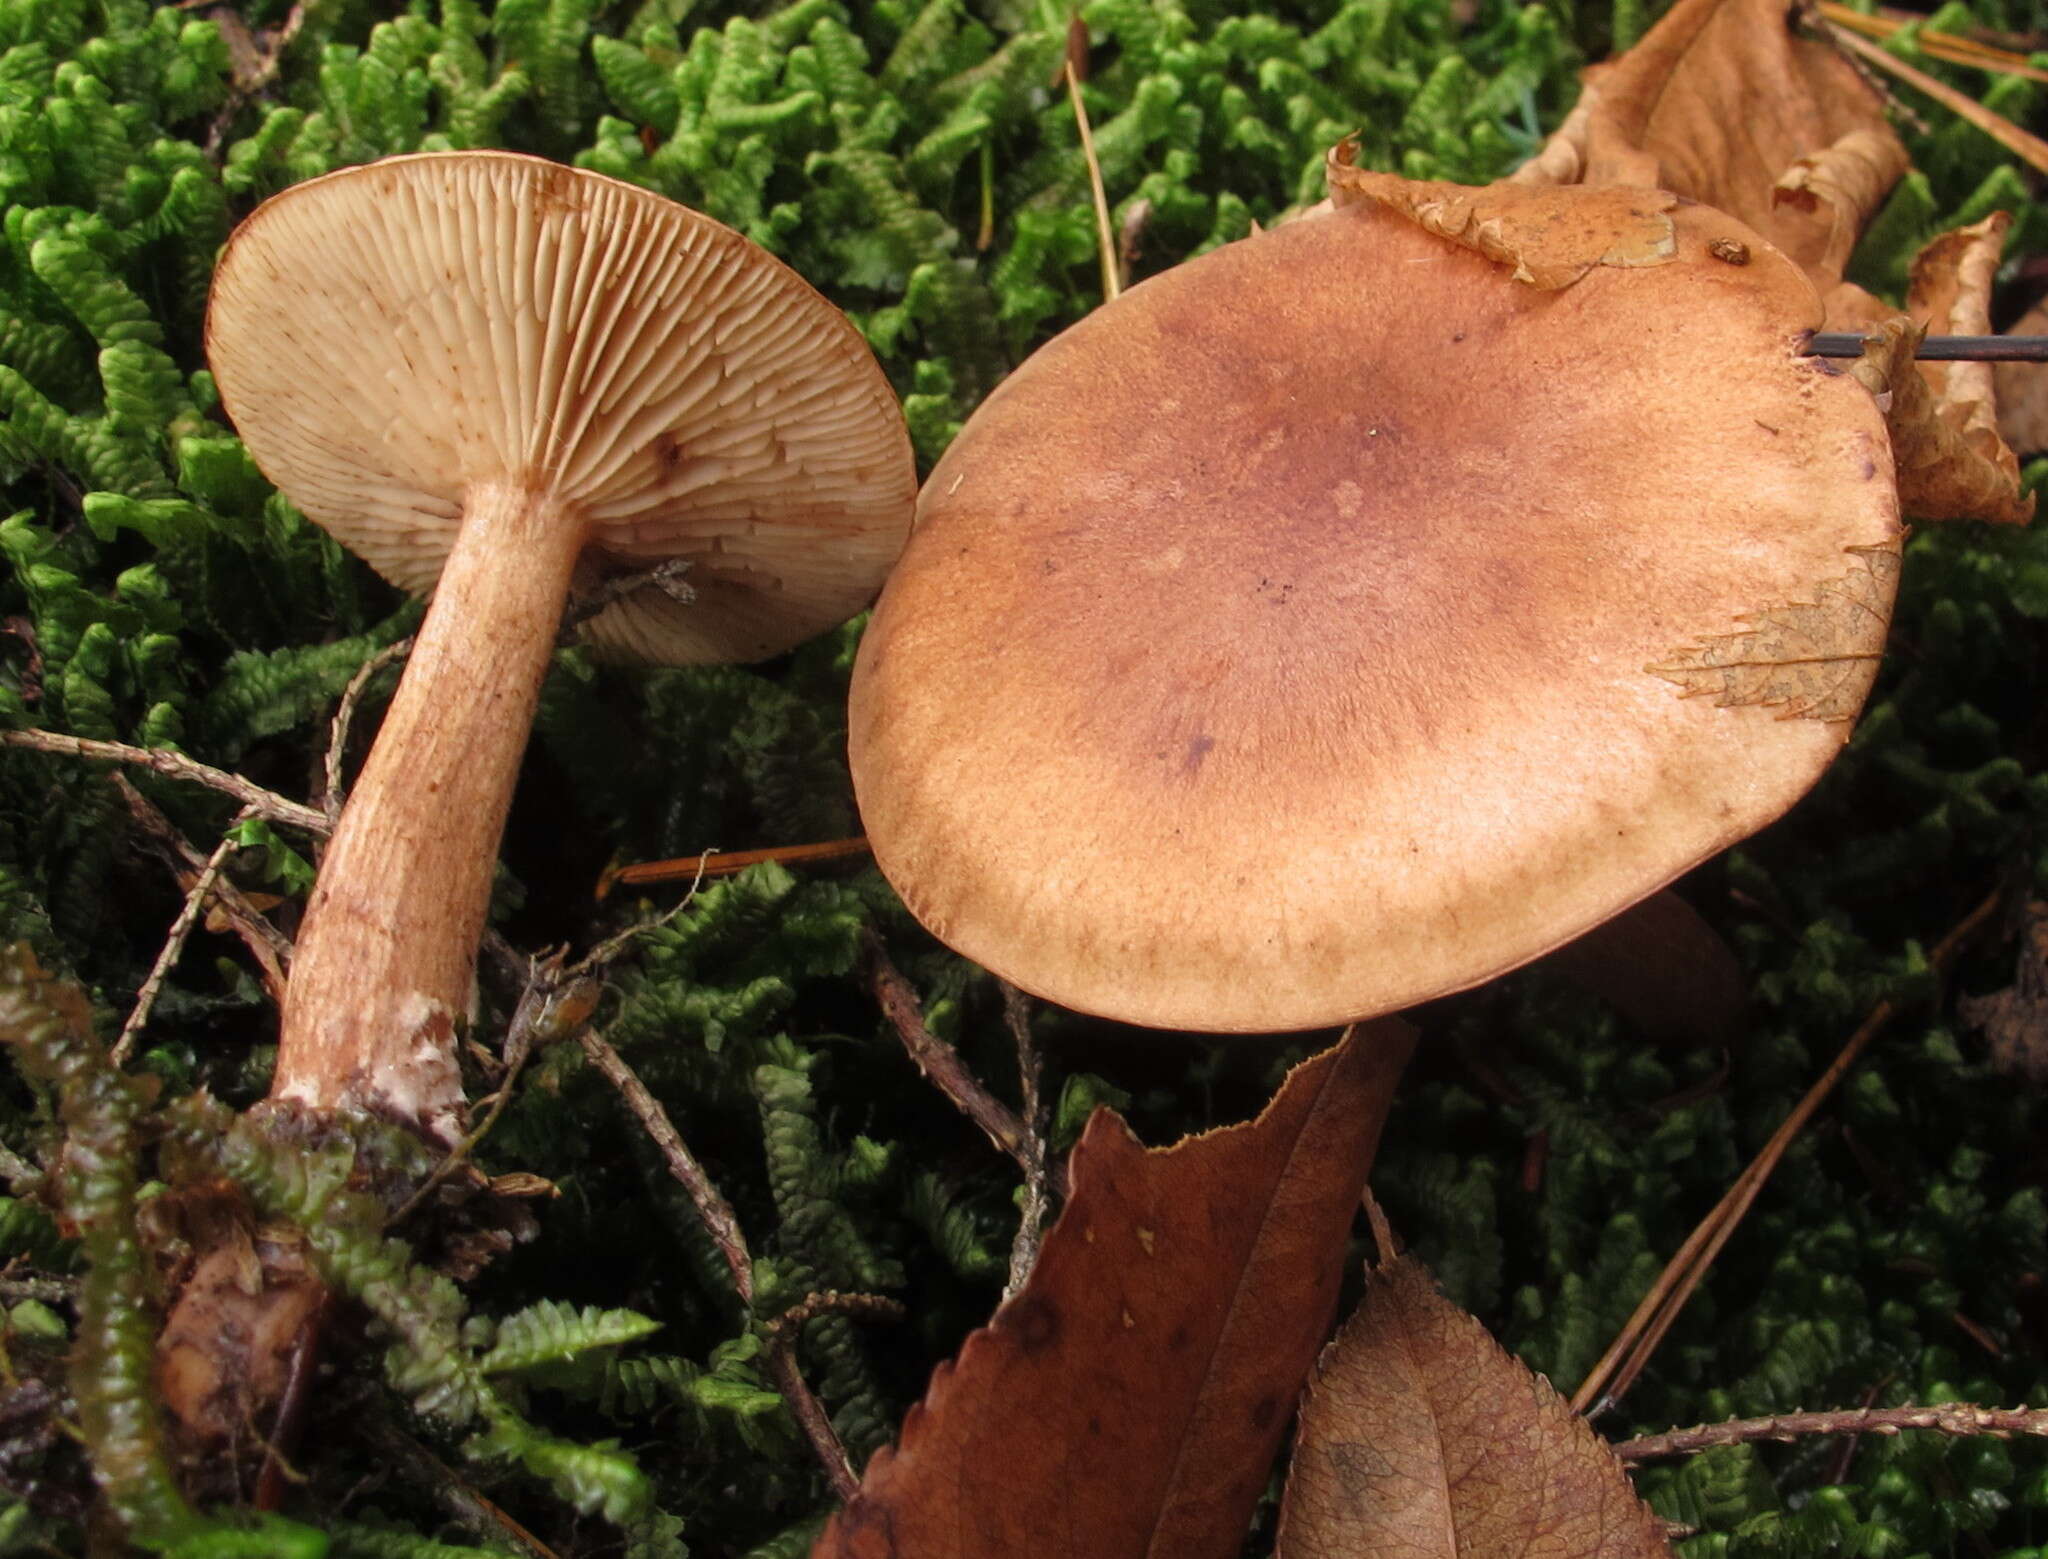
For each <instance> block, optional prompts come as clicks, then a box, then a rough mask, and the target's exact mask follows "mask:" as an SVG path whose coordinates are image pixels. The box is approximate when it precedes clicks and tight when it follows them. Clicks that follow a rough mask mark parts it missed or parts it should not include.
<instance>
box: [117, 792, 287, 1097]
mask: <svg viewBox="0 0 2048 1559" xmlns="http://www.w3.org/2000/svg"><path fill="white" fill-rule="evenodd" d="M254 815H255V814H254V813H253V812H251V811H250V809H249V808H247V807H244V808H243V809H242V810H241V812H240V813H239V814H237V816H236V818H235V823H236V824H239V823H241V822H243V821H244V820H245V819H247V818H250V817H253V816H254ZM240 848H241V846H240V845H238V844H237V843H236V842H235V838H234V833H233V825H231V826H230V829H229V832H228V833H226V834H223V835H222V836H221V841H220V843H219V844H217V845H215V846H214V847H213V854H211V855H209V856H208V857H207V858H206V864H205V865H204V866H203V867H201V868H200V871H199V875H198V876H197V877H196V878H195V879H194V880H193V883H192V886H191V888H190V889H189V890H188V891H187V892H186V894H185V902H184V903H183V904H181V905H179V906H178V913H177V917H176V918H175V919H174V920H172V922H171V930H170V934H169V935H168V936H166V937H165V938H164V945H163V946H162V947H161V948H159V949H158V950H157V955H156V962H155V963H153V964H151V965H150V969H149V976H148V978H146V979H145V980H144V981H143V982H142V988H141V989H140V990H138V991H137V992H136V993H135V1006H134V1007H133V1008H132V1009H131V1010H130V1012H129V1014H128V1020H127V1022H125V1023H123V1024H122V1025H121V1037H120V1038H119V1039H117V1040H115V1041H114V1049H113V1055H112V1059H113V1063H114V1065H115V1066H117V1067H118V1066H126V1065H127V1064H128V1057H129V1056H130V1055H131V1054H133V1052H134V1050H135V1041H136V1040H137V1039H138V1038H140V1037H141V1034H142V1031H143V1029H144V1028H145V1027H146V1026H147V1025H148V1023H149V1014H150V1012H151V1010H152V1009H153V1008H154V1007H155V1006H156V998H157V994H158V992H160V991H161V990H162V989H163V986H164V980H165V979H166V978H167V977H168V976H169V974H170V972H171V968H172V966H173V965H174V964H176V963H177V961H178V959H179V957H180V956H181V955H182V954H183V953H184V951H185V942H186V940H187V938H189V937H190V936H191V935H192V928H193V927H194V926H195V925H197V924H198V923H199V915H200V912H201V911H202V910H203V909H204V908H205V907H206V901H207V899H208V898H209V897H210V896H211V895H212V893H213V888H214V884H215V883H216V882H217V881H219V879H220V874H221V869H222V868H223V867H225V866H226V865H227V863H228V857H229V856H231V855H233V854H234V853H235V851H237V850H238V849H240Z"/></svg>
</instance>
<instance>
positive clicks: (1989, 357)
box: [1806, 330, 2048, 363]
mask: <svg viewBox="0 0 2048 1559" xmlns="http://www.w3.org/2000/svg"><path fill="white" fill-rule="evenodd" d="M1868 339H1869V337H1867V336H1859V335H1855V334H1852V333H1850V332H1846V331H1827V330H1824V331H1821V332H1820V333H1819V334H1817V335H1815V336H1814V337H1813V338H1812V339H1811V340H1810V341H1808V342H1807V343H1806V355H1807V356H1808V357H1861V356H1862V355H1863V343H1864V342H1865V341H1866V340H1868ZM1913 355H1914V356H1915V357H1917V358H1920V359H1921V360H1922V361H1924V362H1946V363H1963V362H1968V363H2048V336H1927V337H1925V338H1924V339H1923V340H1922V341H1921V342H1920V345H1919V347H1918V348H1916V349H1915V351H1914V353H1913Z"/></svg>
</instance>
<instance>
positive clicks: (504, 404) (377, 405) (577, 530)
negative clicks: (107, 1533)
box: [207, 152, 916, 1141]
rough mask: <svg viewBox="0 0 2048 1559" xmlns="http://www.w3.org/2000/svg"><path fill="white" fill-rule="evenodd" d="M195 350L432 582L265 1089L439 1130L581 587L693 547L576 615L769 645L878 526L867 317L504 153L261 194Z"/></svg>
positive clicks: (398, 162) (719, 656)
mask: <svg viewBox="0 0 2048 1559" xmlns="http://www.w3.org/2000/svg"><path fill="white" fill-rule="evenodd" d="M207 352H208V357H209V359H210V361H211V363H212V365H213V371H214V375H215V378H216V379H217V380H218V382H219V384H220V390H221V399H222V401H223V403H224V404H225V405H226V407H227V409H228V411H229V413H230V414H231V415H232V416H233V418H234V420H235V424H236V428H237V430H238V431H239V432H240V433H241V435H242V437H243V439H244V440H245V441H246V442H247V444H248V446H249V449H250V452H251V453H252V454H253V455H254V456H255V458H256V461H257V463H258V464H259V465H260V466H261V467H262V468H263V471H264V473H265V474H266V475H267V476H269V477H270V478H271V480H272V481H274V482H276V483H277V485H278V487H279V488H280V489H281V490H282V491H283V493H284V494H285V496H286V497H288V498H289V499H291V500H292V502H293V503H295V504H297V505H298V507H299V508H300V509H302V510H303V511H305V513H306V514H307V515H308V516H310V517H311V518H313V519H314V520H317V521H318V522H319V523H320V524H321V525H323V526H325V527H326V528H327V529H328V530H329V531H331V532H332V533H333V534H334V535H335V536H336V537H338V538H339V539H340V540H342V541H343V542H345V543H346V544H347V545H349V546H350V547H352V548H354V549H355V550H356V551H357V552H359V553H361V554H362V555H363V556H364V557H365V558H367V559H368V560H369V561H370V562H371V563H372V564H374V565H375V566H376V567H377V568H378V569H379V570H380V571H381V572H383V573H384V574H385V575H386V576H387V577H389V578H390V579H392V580H393V581H394V582H396V583H397V584H400V585H402V586H404V587H406V588H408V589H412V590H426V589H430V588H431V589H433V590H434V591H435V597H434V602H433V605H432V607H431V608H430V609H429V611H428V614H427V619H426V623H425V626H424V627H423V628H422V629H421V632H420V637H419V642H418V646H417V647H416V648H415V650H414V652H413V655H412V662H411V664H410V666H409V667H408V668H407V671H406V673H405V676H404V679H403V681H402V682H401V684H400V687H399V690H398V693H397V695H396V697H395V699H394V701H393V703H392V706H391V709H390V712H389V714H388V715H387V717H386V719H385V722H384V725H383V728H382V729H381V731H380V732H379V733H378V737H377V743H376V747H375V749H374V750H373V751H372V753H371V755H370V757H369V760H368V762H367V763H366V764H365V766H364V769H363V772H362V774H361V776H360V777H359V779H358V780H357V783H356V785H355V787H354V791H353V795H352V797H351V799H350V801H349V803H348V806H347V808H346V810H345V811H344V813H343V816H342V820H341V825H340V827H339V829H338V830H337V831H336V834H335V837H334V839H333V842H332V844H331V845H330V847H329V849H328V852H327V856H326V858H325V860H324V861H323V862H322V864H321V871H320V879H319V883H318V885H317V886H316V888H315V889H314V893H313V899H312V902H311V904H310V905H309V907H308V909H307V913H306V919H305V923H304V927H303V929H302V931H301V934H300V938H299V944H298V949H297V953H296V956H295V959H294V963H293V967H292V974H291V981H290V986H289V990H288V994H287V996H286V1002H285V1008H286V1012H285V1022H284V1032H283V1038H282V1043H281V1045H280V1049H279V1057H278V1069H277V1073H276V1076H275V1078H274V1079H273V1082H272V1087H271V1093H272V1097H274V1098H284V1099H292V1100H296V1101H298V1102H300V1103H303V1104H306V1105H309V1106H312V1107H314V1108H317V1109H337V1108H342V1109H350V1108H352V1109H362V1110H368V1111H372V1112H374V1113H377V1114H381V1115H385V1116H387V1117H390V1118H392V1119H396V1120H400V1121H403V1122H405V1123H407V1124H410V1125H412V1126H415V1127H417V1128H419V1129H421V1130H423V1131H424V1132H426V1133H427V1134H428V1135H430V1136H434V1137H437V1138H439V1139H441V1140H443V1141H448V1140H452V1138H453V1137H454V1136H455V1135H457V1134H459V1131H460V1122H461V1109H462V1102H463V1101H462V1088H461V1077H460V1073H459V1071H458V1068H457V1065H456V1059H455V1047H454V1031H453V1025H454V1022H455V1020H456V1019H457V1018H458V1017H459V1016H460V1015H461V1014H462V1013H463V1012H464V1010H465V1009H466V1007H467V1004H468V1001H469V991H470V979H471V972H472V968H473V965H474V960H475V955H476V946H477V941H478V938H479V936H480V934H481V932H482V929H483V923H484V916H485V914H486V911H487V909H488V905H489V898H490V887H491V875H492V871H493V868H494V865H495V861H496V856H497V848H498V839H499V835H500V833H501V832H502V830H503V828H504V821H505V814H506V810H507V807H508V805H509V803H510V801H511V795H512V789H513V785H514V782H515V779H516V775H517V771H518V767H519V761H520V757H521V754H522V753H523V751H524V749H525V746H526V738H527V731H528V728H529V726H530V725H531V723H532V719H533V713H534V707H535V703H536V700H537V699H538V696H539V690H540V684H541V680H542V678H543V677H544V676H545V674H546V671H547V664H548V657H549V652H550V650H551V648H552V646H553V643H554V639H555V634H556V629H557V626H558V624H559V622H560V619H561V614H562V610H563V607H564V605H565V602H566V600H567V597H568V593H569V587H570V583H571V580H572V579H574V580H577V581H589V582H596V581H597V580H600V579H602V578H603V577H604V576H605V575H606V574H607V573H608V572H610V573H615V572H619V571H626V572H638V571H641V570H645V569H648V568H651V567H653V566H654V565H656V564H658V563H661V562H663V561H666V560H669V559H683V560H686V561H687V562H688V563H689V565H690V569H689V583H690V586H691V588H692V589H693V590H694V591H695V596H696V598H695V600H694V601H692V602H690V603H688V604H683V603H679V602H676V601H673V600H670V599H669V598H668V597H667V596H666V595H664V594H662V593H661V592H659V591H658V590H640V591H636V592H634V593H632V594H629V595H627V596H626V597H625V598H624V599H622V600H620V601H618V602H616V603H614V604H613V605H611V606H609V607H607V608H606V609H605V610H604V611H603V612H602V613H600V614H599V615H598V616H597V617H596V618H594V619H593V620H592V621H591V622H590V623H589V624H587V625H586V632H587V634H588V636H589V637H590V638H591V639H592V640H593V641H594V642H595V643H596V644H597V645H598V646H599V647H600V648H608V649H610V650H613V651H617V652H621V653H624V654H627V655H632V656H636V657H638V658H640V659H643V660H651V661H661V662H669V663H680V662H691V661H696V662H702V661H718V660H754V659H759V658H760V657H762V656H765V655H772V654H775V653H777V652H778V651H780V650H783V649H786V648H788V647H790V646H791V645H793V644H796V643H798V642H800V641H801V640H803V639H805V638H808V637H810V636H811V635H812V634H814V633H817V632H818V631H820V630H821V629H824V628H826V627H829V626H831V625H832V624H834V623H836V622H839V621H841V620H842V619H844V618H845V617H847V616H849V615H851V614H852V613H853V612H855V611H857V610H859V609H860V608H861V607H862V606H864V605H865V604H866V603H867V602H868V601H869V600H870V599H871V598H872V596H873V594H874V592H875V590H876V588H877V587H878V586H879V585H880V583H881V580H882V577H883V575H884V574H885V573H886V572H887V571H888V568H889V565H890V564H891V563H893V562H894V561H895V558H896V554H897V553H898V552H899V551H901V549H902V545H903V541H904V538H905V537H906V535H907V534H908V531H909V525H910V512H911V504H912V500H913V498H914V496H915V490H916V484H915V471H914V467H913V464H912V460H911V454H910V444H909V439H908V438H907V436H906V435H905V433H904V429H903V420H902V416H901V413H900V412H899V410H898V408H897V405H896V400H895V396H894V395H893V394H892V392H891V391H890V389H889V385H888V382H887V380H886V379H884V378H883V376H882V373H881V370H880V369H879V368H878V367H877V366H876V364H875V361H874V358H873V356H872V354H870V353H869V351H868V349H867V345H866V343H865V342H864V341H863V340H862V339H861V337H860V335H859V333H858V332H857V331H855V330H854V328H853V327H852V325H851V324H849V323H848V322H847V320H846V319H845V317H844V316H843V315H841V314H840V313H839V312H838V310H836V309H834V308H833V307H832V306H831V305H830V304H828V303H827V302H825V300H824V299H823V298H821V297H819V296H818V294H817V293H815V292H814V291H812V290H811V289H810V287H809V286H807V285H806V284H805V283H804V282H803V281H802V279H801V278H799V277H798V276H797V275H796V274H795V273H794V272H792V271H791V270H789V269H788V268H787V267H786V266H784V265H782V264H781V262H779V261H777V260H775V259H774V258H773V257H772V256H770V255H768V254H767V253H766V252H765V251H763V250H761V249H759V248H758V247H756V246H754V245H752V244H750V243H748V242H747V241H746V240H745V239H743V238H741V237H740V236H739V235H738V234H737V233H734V232H732V231H731V230H729V229H727V228H724V227H721V226H719V225H718V224H717V223H715V222H713V221H711V220H709V219H708V218H706V217H702V216H699V215H698V214H697V213H695V212H692V211H689V210H687V209H685V208H684V207H681V206H677V205H675V204H673V203H672V202H670V201H666V200H663V199H661V198H660V197H659V196H656V195H653V194H650V193H648V192H647V191H645V190H641V189H636V188H634V187H633V186H631V185H627V184H621V183H619V182H617V181H616V180H612V179H607V178H603V177H601V176H599V175H597V174H592V173H583V172H580V171H578V170H576V169H572V168H563V167H559V166H556V165H554V164H552V163H547V162H543V161H540V160H538V159H536V158H530V157H519V156H514V155H511V154H509V153H504V152H459V153H447V154H439V155H430V156H420V157H400V158H392V159H389V160H387V161H385V162H381V163H373V164H370V165H369V166H367V167H363V168H353V169H348V170H346V171H344V172H341V173H335V174H330V175H328V176H327V177H325V178H322V179H315V180H313V181H311V182H310V183H307V184H302V185H300V186H298V187H297V188H295V189H291V190H287V191H286V192H285V193H284V194H282V195H279V196H277V197H275V198H274V199H272V200H270V201H267V202H266V203H265V204H264V205H263V206H262V207H261V208H260V209H259V210H258V211H257V212H256V213H255V214H254V215H253V216H251V217H250V218H249V220H248V221H247V222H245V223H244V224H243V225H242V227H241V228H239V229H237V231H236V233H235V236H234V238H233V239H232V240H231V242H230V243H229V245H228V249H227V252H226V253H225V254H224V255H223V257H222V260H221V264H220V268H219V270H218V272H217V273H216V275H215V278H214V287H213V297H212V302H211V304H210V306H209V309H208V315H207ZM444 559H445V560H446V562H445V567H444V562H443V560H444ZM437 580H438V585H437V583H436V581H437Z"/></svg>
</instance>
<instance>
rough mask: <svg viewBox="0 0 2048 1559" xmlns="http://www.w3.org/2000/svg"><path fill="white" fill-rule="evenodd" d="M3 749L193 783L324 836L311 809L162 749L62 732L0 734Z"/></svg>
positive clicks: (322, 824) (318, 815)
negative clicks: (151, 771)
mask: <svg viewBox="0 0 2048 1559" xmlns="http://www.w3.org/2000/svg"><path fill="white" fill-rule="evenodd" d="M0 747H20V748H24V749H26V750H27V751H29V752H46V753H51V754H53V755H55V756H57V757H60V758H85V759H89V760H91V761H93V762H97V763H126V764H132V765H133V766H135V767H136V768H141V769H154V770H155V771H156V772H157V773H159V774H161V775H164V776H165V777H166V778H169V779H178V780H190V781H191V782H192V783H193V784H195V785H204V786H206V787H207V788H208V789H210V790H217V791H219V792H220V793H221V794H222V795H224V796H232V797H234V798H235V800H237V801H239V802H241V803H242V805H243V806H245V807H248V808H249V809H250V810H251V811H253V812H255V814H256V815H257V816H258V817H260V818H262V819H264V820H265V821H266V822H271V823H282V824H284V825H286V826H287V827H290V828H303V829H305V830H306V832H308V833H311V834H325V833H326V832H327V831H328V828H329V826H330V825H329V824H328V821H327V819H326V818H325V817H324V816H323V815H322V814H321V813H319V812H317V811H315V810H314V809H313V808H312V807H309V806H302V805H300V804H299V803H298V802H296V801H287V800H286V799H285V798H284V797H283V796H280V795H278V794H276V793H275V792H273V791H268V790H265V789H264V788H263V787H262V786H261V785H258V784H256V783H255V782H254V781H252V780H246V779H244V778H242V776H241V775H239V774H230V773H228V771H227V770H225V769H216V768H214V767H213V766H212V765H211V764H205V763H200V762H199V761H198V760H196V759H193V758H188V757H186V756H185V755H184V754H183V753H181V752H172V751H170V750H169V749H168V748H163V747H130V746H128V745H127V744H126V743H125V742H100V741H93V740H91V739H90V738H88V737H83V736H66V735H65V734H64V733H63V732H61V731H41V730H34V729H30V730H23V731H0Z"/></svg>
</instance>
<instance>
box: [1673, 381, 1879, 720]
mask: <svg viewBox="0 0 2048 1559" xmlns="http://www.w3.org/2000/svg"><path fill="white" fill-rule="evenodd" d="M1915 382H1916V383H1917V382H1918V381H1917V380H1916V381H1915ZM1847 550H1848V551H1849V552H1850V553H1851V554H1852V555H1854V556H1855V557H1857V558H1860V559H1861V560H1862V565H1863V566H1862V567H1860V568H1856V569H1852V570H1851V571H1850V572H1849V573H1847V574H1845V575H1843V576H1842V577H1841V578H1839V579H1828V580H1823V581H1822V582H1821V583H1820V585H1819V586H1818V587H1817V588H1816V590H1815V591H1814V599H1813V600H1812V601H1788V602H1785V603H1783V604H1781V605H1777V606H1770V607H1765V608H1763V609H1762V610H1760V611H1756V612H1752V613H1749V614H1747V615H1746V616H1745V617H1744V618H1743V621H1745V622H1748V623H1750V624H1752V625H1753V626H1751V627H1749V628H1746V629H1744V630H1743V631H1741V632H1740V633H1726V634H1715V635H1713V636H1711V637H1708V638H1706V639H1704V640H1702V641H1701V642H1700V643H1698V644H1696V645H1687V646H1683V647H1681V648H1679V649H1675V650H1673V651H1672V652H1671V658H1670V659H1669V660H1667V661H1665V662H1664V663H1663V664H1662V665H1656V666H1645V667H1644V668H1643V669H1644V670H1645V671H1648V672H1650V673H1651V674H1652V675H1653V676H1659V677H1662V678H1664V680H1665V681H1667V682H1675V683H1677V684H1678V685H1679V686H1680V687H1681V688H1683V689H1684V690H1685V691H1684V696H1685V697H1687V698H1700V697H1712V698H1713V700H1714V702H1715V703H1716V704H1717V705H1719V706H1720V707H1722V708H1724V709H1725V708H1728V707H1731V706H1754V705H1762V706H1764V707H1766V708H1772V709H1776V710H1778V711H1779V718H1780V719H1783V720H1795V719H1806V720H1853V719H1855V718H1856V714H1857V711H1858V710H1860V709H1861V708H1862V707H1863V700H1864V699H1865V698H1866V697H1868V696H1869V693H1870V684H1871V683H1872V682H1873V681H1874V680H1875V679H1876V677H1877V665H1878V659H1879V657H1880V656H1881V655H1882V654H1883V653H1884V640H1885V629H1886V626H1887V625H1888V624H1889V623H1890V621H1891V612H1892V597H1893V595H1894V594H1895V593H1896V592H1897V590H1898V581H1899V554H1898V552H1897V551H1896V550H1894V549H1892V548H1888V547H1850V548H1848V549H1847Z"/></svg>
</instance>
